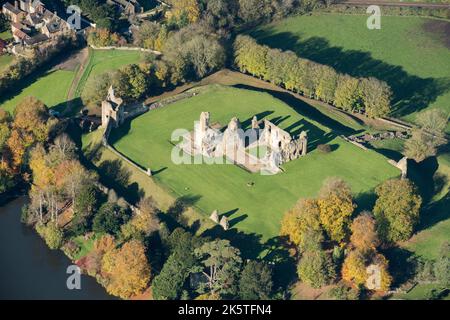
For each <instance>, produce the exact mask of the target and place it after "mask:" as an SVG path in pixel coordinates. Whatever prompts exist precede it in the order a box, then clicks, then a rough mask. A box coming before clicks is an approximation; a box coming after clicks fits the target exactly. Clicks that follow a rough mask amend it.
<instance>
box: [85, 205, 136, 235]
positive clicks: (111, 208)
mask: <svg viewBox="0 0 450 320" xmlns="http://www.w3.org/2000/svg"><path fill="white" fill-rule="evenodd" d="M127 220H128V214H127V213H126V211H125V210H124V209H123V208H120V207H119V206H118V205H116V204H114V203H111V202H108V203H105V204H103V205H102V206H101V207H100V209H99V210H98V212H97V214H96V215H95V217H94V219H93V224H92V230H93V231H94V232H99V233H108V234H111V235H118V234H119V232H120V226H121V225H122V224H124V223H125V222H126V221H127Z"/></svg>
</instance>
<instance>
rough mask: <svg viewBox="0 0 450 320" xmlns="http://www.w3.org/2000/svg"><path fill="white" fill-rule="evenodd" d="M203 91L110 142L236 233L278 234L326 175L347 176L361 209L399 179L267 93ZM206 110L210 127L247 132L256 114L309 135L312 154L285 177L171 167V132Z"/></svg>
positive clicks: (369, 154) (376, 157) (371, 155)
mask: <svg viewBox="0 0 450 320" xmlns="http://www.w3.org/2000/svg"><path fill="white" fill-rule="evenodd" d="M202 91H203V92H202V93H201V94H199V95H197V96H195V97H192V98H188V99H184V100H181V101H178V102H176V103H174V104H172V105H170V107H165V108H162V109H158V110H155V111H151V112H149V113H147V114H145V115H143V116H141V117H138V118H136V119H135V120H133V121H132V122H131V123H127V124H125V125H124V126H123V127H121V128H120V129H118V130H116V131H113V132H112V135H111V139H110V142H111V143H112V144H113V145H114V147H115V148H116V149H117V150H119V151H120V152H122V153H123V154H125V155H126V156H127V157H129V158H130V159H132V160H134V161H135V162H137V163H138V164H139V165H141V166H142V167H144V168H151V169H152V170H153V172H154V173H155V175H154V177H153V179H154V180H155V181H157V182H158V184H160V185H161V186H163V188H165V189H169V190H171V192H173V193H174V194H175V195H176V196H177V197H187V198H190V199H192V201H193V202H194V203H195V206H196V208H197V209H199V211H201V212H203V213H204V214H205V215H209V214H210V213H211V212H212V211H213V210H215V209H218V210H219V212H220V213H222V214H226V215H227V216H229V218H230V224H231V226H232V227H237V228H238V229H239V230H241V231H245V232H246V233H250V234H254V236H255V237H256V238H258V239H260V238H261V239H260V240H267V239H269V238H272V237H275V236H277V235H278V233H279V226H280V224H279V223H280V220H281V217H282V216H283V214H284V213H285V212H286V211H287V210H288V209H290V208H291V207H292V206H293V205H294V204H295V202H296V201H297V200H298V199H299V198H300V197H310V196H315V195H316V193H317V191H318V190H319V188H320V186H321V184H322V182H323V181H324V180H325V179H326V178H327V177H330V176H339V177H342V178H343V179H344V180H346V181H347V182H349V183H350V185H351V186H352V189H353V191H354V193H355V196H356V198H357V201H358V202H359V204H360V206H361V207H369V206H370V202H371V199H370V198H371V197H370V196H368V194H369V193H370V192H371V191H372V190H373V188H374V187H375V186H377V185H378V184H379V183H381V182H382V181H384V180H386V179H388V178H390V177H395V176H398V175H399V171H398V170H397V169H395V168H394V167H392V166H391V165H390V164H388V163H387V159H386V158H385V157H383V156H382V155H380V154H378V153H376V152H373V151H363V150H361V149H359V148H358V147H356V146H353V145H352V144H350V143H347V142H345V141H344V140H342V139H341V138H339V137H337V136H336V133H335V132H333V130H331V128H329V127H326V126H324V125H322V124H321V123H319V122H316V121H315V120H312V119H309V118H307V117H305V116H304V115H302V110H299V109H296V110H294V109H292V108H290V107H289V106H288V105H286V104H285V103H283V102H281V101H280V100H278V99H275V98H273V97H272V96H271V95H269V94H267V93H259V92H256V91H251V90H244V89H237V88H231V87H224V86H210V87H206V88H202ZM202 111H209V112H211V116H212V122H213V123H215V122H218V123H220V124H221V125H222V126H226V125H227V124H228V122H229V120H230V119H231V118H232V117H233V116H237V117H239V118H240V120H241V122H243V127H244V128H245V127H248V126H249V125H250V119H251V118H252V117H253V115H257V116H258V118H259V119H262V118H267V119H269V120H270V121H272V122H274V123H276V124H278V125H279V126H281V127H282V128H284V129H286V130H287V131H289V132H290V133H291V134H299V133H300V132H301V131H303V130H306V131H307V132H308V135H309V148H310V150H311V151H312V152H311V153H310V154H309V155H308V156H307V157H305V158H302V159H299V160H296V161H293V162H290V163H287V164H285V165H284V166H283V167H284V170H285V173H282V174H279V175H276V176H263V175H260V174H250V173H248V172H247V171H245V170H243V169H241V168H239V167H237V166H234V165H207V164H202V165H189V164H186V165H175V164H173V162H172V160H171V153H172V150H173V145H172V144H171V141H170V139H171V135H172V132H173V131H174V130H176V129H187V130H192V128H193V125H194V121H195V120H198V118H199V115H200V113H201V112H202ZM323 143H328V144H330V145H331V146H332V149H333V152H331V153H330V154H321V153H320V152H318V151H317V150H315V148H316V146H317V145H318V144H323ZM252 183H253V185H252ZM250 185H251V186H250Z"/></svg>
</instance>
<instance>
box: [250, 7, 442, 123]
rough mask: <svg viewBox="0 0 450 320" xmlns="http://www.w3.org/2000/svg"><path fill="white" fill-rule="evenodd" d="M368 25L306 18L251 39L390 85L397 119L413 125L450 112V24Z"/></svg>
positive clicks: (388, 19) (399, 20)
mask: <svg viewBox="0 0 450 320" xmlns="http://www.w3.org/2000/svg"><path fill="white" fill-rule="evenodd" d="M366 20H367V16H365V15H339V14H312V15H304V16H297V17H292V18H288V19H285V20H282V21H279V22H276V23H273V24H269V25H266V26H263V27H260V28H258V29H256V30H253V31H252V32H251V35H252V36H254V37H256V39H257V40H258V41H259V42H260V43H264V44H267V45H269V46H270V47H273V48H281V49H283V50H292V51H294V52H296V53H297V54H298V55H300V56H301V57H304V58H308V59H311V60H313V61H316V62H319V63H322V64H325V65H330V66H333V67H334V68H335V69H336V70H337V71H339V72H343V73H347V74H350V75H353V76H358V77H375V78H378V79H380V80H384V81H386V82H387V83H388V84H389V85H390V86H391V88H392V89H393V93H394V95H393V100H394V101H393V103H394V105H393V107H394V112H393V116H396V117H401V118H403V119H405V120H408V121H414V119H415V116H416V115H417V114H418V113H419V112H421V111H423V110H425V109H430V108H441V109H444V110H446V111H447V112H450V43H449V42H448V39H449V36H450V35H449V34H448V30H450V28H449V27H448V24H449V23H450V22H448V21H444V20H436V19H427V18H419V17H402V16H382V18H381V29H380V30H369V29H368V28H367V27H366ZM448 130H449V131H450V126H449V127H448Z"/></svg>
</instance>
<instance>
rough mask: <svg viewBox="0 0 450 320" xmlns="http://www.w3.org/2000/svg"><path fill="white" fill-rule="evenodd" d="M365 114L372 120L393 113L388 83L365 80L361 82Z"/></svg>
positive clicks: (370, 79) (373, 79)
mask: <svg viewBox="0 0 450 320" xmlns="http://www.w3.org/2000/svg"><path fill="white" fill-rule="evenodd" d="M359 86H360V92H361V98H362V103H363V108H364V110H365V114H366V115H367V116H369V117H371V118H376V117H383V116H387V115H388V114H389V113H390V111H391V96H392V92H391V88H390V87H389V86H388V85H387V84H386V82H383V81H380V80H378V79H375V78H364V79H361V80H360V82H359Z"/></svg>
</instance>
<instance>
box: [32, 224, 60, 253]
mask: <svg viewBox="0 0 450 320" xmlns="http://www.w3.org/2000/svg"><path fill="white" fill-rule="evenodd" d="M36 231H37V232H38V233H39V235H40V236H41V237H42V238H44V240H45V243H46V244H47V245H48V247H49V248H50V249H52V250H56V249H59V248H60V247H61V245H62V243H63V240H64V233H63V231H62V230H61V229H60V228H59V227H58V225H57V224H56V223H53V222H49V223H48V224H47V225H45V224H43V223H38V224H37V225H36Z"/></svg>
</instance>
